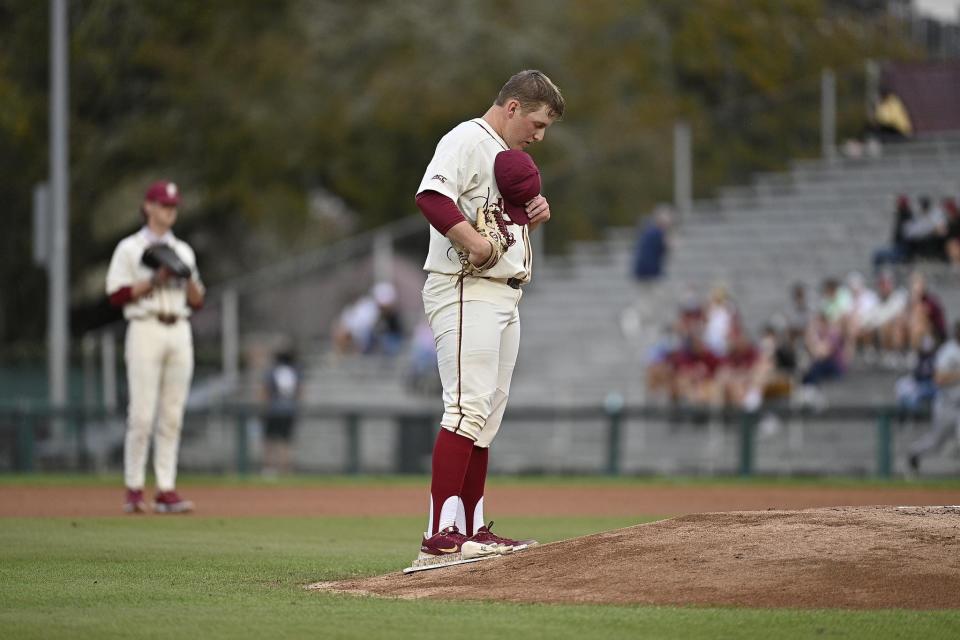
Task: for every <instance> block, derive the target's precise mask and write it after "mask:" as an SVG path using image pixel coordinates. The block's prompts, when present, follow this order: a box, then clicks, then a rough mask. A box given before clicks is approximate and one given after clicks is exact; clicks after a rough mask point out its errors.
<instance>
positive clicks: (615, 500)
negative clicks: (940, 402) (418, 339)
mask: <svg viewBox="0 0 960 640" xmlns="http://www.w3.org/2000/svg"><path fill="white" fill-rule="evenodd" d="M427 491H428V489H427V483H426V481H424V486H423V487H418V486H410V485H406V486H396V487H390V486H385V485H370V486H316V487H284V486H276V487H265V486H254V487H209V486H208V487H203V486H197V487H190V486H187V487H183V488H181V493H182V494H183V495H184V497H187V498H190V499H191V500H193V501H194V502H196V504H197V512H196V514H195V515H196V516H201V517H202V516H211V517H233V516H404V515H420V514H422V513H424V512H425V509H426V506H427ZM122 502H123V489H122V488H110V487H20V486H9V487H0V517H56V516H65V517H84V516H95V517H103V516H116V515H120V514H121V510H120V507H121V504H122ZM485 502H486V504H487V511H488V512H489V514H490V515H491V516H493V517H497V518H500V517H504V516H537V515H544V516H567V515H582V516H631V515H638V516H640V515H643V516H663V517H667V516H676V515H687V514H691V513H705V512H716V511H753V510H764V509H809V508H813V507H830V506H835V505H848V506H863V505H894V506H897V505H923V504H926V505H930V504H934V505H942V504H960V492H958V491H957V490H955V489H954V490H951V489H923V488H912V487H901V488H895V487H889V488H836V487H810V486H806V487H803V486H796V487H790V486H787V487H776V486H769V487H762V486H747V485H743V486H737V485H730V486H696V485H691V486H672V485H664V486H658V485H638V486H634V487H631V486H623V485H619V486H603V485H585V486H570V485H565V486H542V485H530V486H508V487H503V486H491V487H488V489H487V495H486V499H485Z"/></svg>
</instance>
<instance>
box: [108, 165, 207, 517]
mask: <svg viewBox="0 0 960 640" xmlns="http://www.w3.org/2000/svg"><path fill="white" fill-rule="evenodd" d="M179 205H180V192H179V190H178V189H177V185H175V184H174V183H172V182H167V181H165V180H160V181H158V182H154V183H153V184H152V185H150V187H149V188H148V189H147V192H146V194H145V196H144V200H143V204H142V205H141V208H140V213H141V215H142V216H143V220H144V225H143V227H142V228H141V229H140V230H139V231H137V232H136V233H134V234H133V235H131V236H127V237H126V238H124V239H123V240H121V241H120V244H118V245H117V248H116V249H115V250H114V252H113V257H112V258H111V259H110V267H109V269H108V270H107V283H106V284H107V287H106V289H107V295H108V296H109V297H110V303H111V304H112V305H114V306H118V307H123V315H124V317H125V318H126V319H127V339H126V343H125V346H124V360H125V361H126V364H127V385H128V389H129V392H130V406H129V410H128V418H127V435H126V439H125V441H124V448H123V469H124V471H123V475H124V481H125V483H126V485H127V491H126V501H125V503H124V507H123V508H124V511H126V512H127V513H142V512H143V511H145V510H146V502H145V501H144V497H143V489H144V483H145V474H146V466H147V453H148V451H149V449H150V435H151V433H153V441H154V448H153V468H154V472H155V474H156V477H157V494H156V498H155V501H154V510H155V511H157V512H158V513H183V512H187V511H192V510H193V503H192V502H191V501H189V500H184V499H183V498H181V497H180V496H179V495H178V494H177V492H176V487H175V485H176V480H177V456H178V453H179V449H180V431H181V429H182V428H183V408H184V405H185V404H186V401H187V394H188V393H189V391H190V382H191V380H192V378H193V334H192V333H191V331H190V321H189V317H190V313H191V311H192V310H194V309H199V308H200V307H201V306H203V298H204V292H205V290H204V287H203V283H202V282H201V281H200V274H199V272H198V271H197V260H196V256H195V255H194V253H193V249H192V248H191V247H190V245H188V244H187V243H186V242H184V241H183V240H180V239H179V238H177V237H175V236H174V235H173V225H174V223H176V221H177V207H178V206H179ZM157 245H163V246H165V247H169V249H172V250H173V252H174V254H175V255H176V257H178V258H179V260H180V261H182V263H184V265H185V266H186V267H187V269H188V270H189V275H185V276H178V275H177V274H175V273H174V271H173V269H172V268H171V267H169V266H166V265H163V264H161V266H159V267H156V268H155V269H154V268H150V267H148V266H146V265H145V264H144V263H143V256H144V253H145V252H146V251H147V249H148V248H152V247H154V246H157ZM154 421H156V423H157V424H156V430H154Z"/></svg>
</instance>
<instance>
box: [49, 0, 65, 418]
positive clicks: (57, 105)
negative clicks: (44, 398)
mask: <svg viewBox="0 0 960 640" xmlns="http://www.w3.org/2000/svg"><path fill="white" fill-rule="evenodd" d="M67 60H68V54H67V0H50V205H51V207H50V214H51V215H50V232H51V243H50V245H49V247H50V253H49V261H48V263H47V265H48V266H47V293H48V295H47V300H48V305H47V366H48V381H49V385H50V388H49V397H50V404H51V405H53V406H54V407H62V406H64V405H65V404H66V402H67V391H68V389H67V363H68V357H67V356H68V353H69V348H70V345H69V342H68V340H69V319H68V317H67V300H68V296H67V291H68V285H69V282H68V277H69V276H68V274H67V265H68V264H69V263H70V241H69V235H68V233H67V229H68V226H69V220H70V206H69V184H70V174H69V166H68V162H67V157H68V141H67V135H68V133H67V104H68V95H67V91H68V89H67V87H68V74H67V72H68V69H67Z"/></svg>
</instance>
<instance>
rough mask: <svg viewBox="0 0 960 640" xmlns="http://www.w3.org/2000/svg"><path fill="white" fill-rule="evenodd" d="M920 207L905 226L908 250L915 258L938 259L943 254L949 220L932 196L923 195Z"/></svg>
mask: <svg viewBox="0 0 960 640" xmlns="http://www.w3.org/2000/svg"><path fill="white" fill-rule="evenodd" d="M919 204H920V206H919V209H918V210H917V212H916V214H915V215H914V217H913V219H911V220H910V222H908V223H907V224H906V225H905V227H904V236H905V237H906V242H907V246H908V252H909V254H910V256H911V257H913V258H926V259H932V260H936V259H939V258H940V256H941V255H942V254H943V239H944V236H946V230H947V220H946V217H945V216H944V213H943V211H942V210H941V209H940V207H937V206H934V204H933V200H932V199H931V198H930V196H921V197H920V200H919Z"/></svg>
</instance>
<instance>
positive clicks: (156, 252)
mask: <svg viewBox="0 0 960 640" xmlns="http://www.w3.org/2000/svg"><path fill="white" fill-rule="evenodd" d="M140 261H141V262H143V264H145V265H146V266H148V267H150V268H151V269H159V268H160V267H166V268H167V269H169V270H170V271H171V273H173V275H175V276H177V277H178V278H189V277H190V267H188V266H187V264H186V263H185V262H184V261H183V260H181V259H180V256H178V255H177V252H176V251H174V250H173V247H171V246H170V245H166V244H163V243H162V242H158V243H156V244H152V245H150V246H149V247H147V250H146V251H144V252H143V257H142V258H141V260H140Z"/></svg>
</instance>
